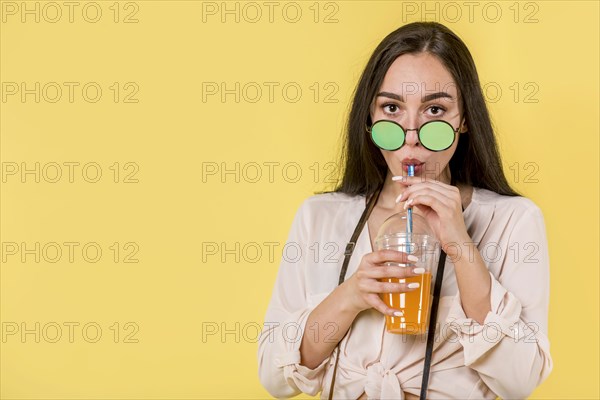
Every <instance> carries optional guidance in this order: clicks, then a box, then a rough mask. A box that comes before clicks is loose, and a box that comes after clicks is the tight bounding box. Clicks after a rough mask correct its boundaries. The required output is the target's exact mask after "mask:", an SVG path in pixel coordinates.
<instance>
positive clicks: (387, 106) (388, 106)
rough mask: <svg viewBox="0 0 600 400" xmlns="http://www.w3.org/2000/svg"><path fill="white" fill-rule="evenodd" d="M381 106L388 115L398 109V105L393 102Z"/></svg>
mask: <svg viewBox="0 0 600 400" xmlns="http://www.w3.org/2000/svg"><path fill="white" fill-rule="evenodd" d="M381 108H383V113H384V114H386V115H394V114H395V113H396V112H397V111H398V106H397V105H396V104H393V103H389V104H384V105H383V106H382V107H381ZM386 110H387V111H386Z"/></svg>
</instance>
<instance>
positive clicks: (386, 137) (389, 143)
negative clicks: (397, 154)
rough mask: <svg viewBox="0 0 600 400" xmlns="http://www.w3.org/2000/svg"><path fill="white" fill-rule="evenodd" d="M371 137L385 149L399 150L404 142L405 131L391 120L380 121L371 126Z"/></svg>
mask: <svg viewBox="0 0 600 400" xmlns="http://www.w3.org/2000/svg"><path fill="white" fill-rule="evenodd" d="M371 138H372V139H373V142H374V143H375V144H376V145H377V146H378V147H380V148H382V149H383V150H390V151H393V150H398V149H399V148H400V147H401V146H402V145H403V144H404V131H403V130H402V128H401V127H400V126H399V125H397V124H395V123H393V122H391V121H378V122H376V123H375V124H373V127H372V128H371Z"/></svg>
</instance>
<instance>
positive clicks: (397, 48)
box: [258, 22, 552, 399]
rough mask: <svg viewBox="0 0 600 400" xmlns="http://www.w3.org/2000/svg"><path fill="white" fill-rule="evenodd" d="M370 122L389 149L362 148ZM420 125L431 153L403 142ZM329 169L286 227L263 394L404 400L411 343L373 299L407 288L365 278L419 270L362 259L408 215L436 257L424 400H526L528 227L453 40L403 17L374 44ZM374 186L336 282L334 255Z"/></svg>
mask: <svg viewBox="0 0 600 400" xmlns="http://www.w3.org/2000/svg"><path fill="white" fill-rule="evenodd" d="M381 120H387V121H393V122H395V123H397V124H399V125H400V126H402V127H404V130H405V138H404V141H403V142H399V143H396V145H395V146H394V148H393V149H385V145H383V146H382V145H381V144H379V146H378V145H376V140H374V139H372V136H371V132H372V130H371V127H372V126H373V124H374V123H375V122H378V121H381ZM434 120H435V121H444V122H445V123H447V124H449V125H450V126H451V127H452V130H453V131H454V135H455V136H454V137H452V136H453V135H452V134H451V135H450V139H451V144H450V142H449V147H448V148H446V149H432V146H431V145H427V143H426V141H424V140H423V135H422V134H421V132H420V131H419V128H420V127H422V126H423V125H424V124H425V123H427V122H430V121H434ZM396 148H397V149H396ZM344 161H345V170H344V175H343V179H342V182H341V184H340V186H339V187H338V188H337V189H336V190H335V191H334V192H332V193H322V194H317V195H315V196H312V197H310V198H309V199H307V200H306V201H305V202H304V203H303V204H302V205H301V207H300V209H299V210H298V212H297V214H296V217H295V219H294V222H293V224H292V228H291V231H290V234H289V238H288V242H287V245H286V247H285V249H286V251H285V253H284V256H283V259H282V262H281V265H280V269H279V273H278V276H277V281H276V283H275V288H274V291H273V296H272V299H271V302H270V304H269V308H268V310H267V315H266V318H265V329H264V331H263V334H262V336H261V339H260V342H259V351H258V358H259V375H260V379H261V382H262V384H263V385H264V386H265V388H266V389H267V390H268V391H269V392H270V393H271V394H272V395H273V396H275V397H290V396H294V395H296V394H298V393H300V392H304V393H308V394H311V395H315V394H317V393H318V392H319V391H322V394H321V396H322V398H329V397H330V395H331V397H332V398H335V399H338V398H339V399H359V398H360V399H363V398H369V399H379V398H396V399H402V398H406V399H413V398H418V397H417V395H418V394H419V391H420V386H421V379H422V375H423V360H424V356H425V345H426V343H425V341H424V340H422V338H421V337H420V336H415V335H397V334H391V333H388V332H386V330H385V322H384V320H385V318H384V315H392V314H393V313H394V311H395V310H393V309H391V308H389V307H387V306H386V305H385V304H384V303H383V302H382V301H381V299H380V297H379V294H380V293H387V292H400V293H402V292H408V291H410V290H416V289H414V288H409V287H408V286H407V285H406V284H400V283H399V284H393V283H381V282H380V281H379V279H380V278H388V277H395V278H402V277H407V276H416V275H418V273H422V271H419V270H418V269H413V270H410V269H407V268H401V267H389V266H385V263H386V262H405V263H406V262H409V261H410V260H409V259H408V258H407V255H406V254H404V253H402V252H396V251H391V250H388V251H373V249H374V248H375V246H374V239H375V236H376V234H377V231H378V229H379V227H380V226H381V224H382V223H383V221H384V220H385V219H386V218H388V217H389V216H391V215H393V214H395V213H397V212H399V211H402V210H404V209H405V208H406V207H407V206H411V207H413V212H414V213H416V214H420V215H421V216H423V217H424V218H425V219H426V221H427V222H428V224H429V225H430V227H431V228H432V230H433V231H434V233H435V236H436V237H437V238H438V240H439V241H440V243H441V248H442V249H443V250H444V251H445V252H446V253H447V255H448V258H447V260H446V264H445V271H444V275H443V284H442V289H441V295H440V296H441V298H440V303H439V309H438V315H437V330H436V336H435V337H436V339H435V341H434V347H433V356H432V359H431V372H430V379H429V386H428V392H427V397H428V398H432V399H433V398H440V399H442V398H444V399H482V398H485V399H495V398H496V397H497V396H500V397H501V398H526V397H527V396H528V395H529V394H530V393H531V392H532V391H533V390H534V389H535V387H536V386H538V385H539V384H540V383H541V382H542V381H543V380H544V379H545V378H546V377H547V376H548V374H549V373H550V371H551V369H552V360H551V357H550V353H549V342H548V339H547V318H548V298H549V265H548V251H547V242H546V236H545V227H544V220H543V216H542V214H541V212H540V210H539V208H538V207H537V206H536V205H535V204H534V203H533V202H532V201H530V200H528V199H526V198H524V197H521V196H519V195H518V194H517V193H515V192H514V191H513V190H512V189H511V188H510V186H509V184H508V183H507V181H506V178H505V176H504V174H503V171H502V167H501V162H500V156H499V154H498V150H497V145H496V141H495V138H494V134H493V130H492V126H491V122H490V118H489V115H488V111H487V108H486V105H485V101H484V98H483V95H482V91H481V86H480V83H479V78H478V76H477V71H476V69H475V65H474V62H473V60H472V57H471V55H470V53H469V51H468V49H467V48H466V46H465V45H464V43H463V42H462V41H461V40H460V39H459V38H458V37H457V36H456V35H455V34H454V33H453V32H451V31H450V30H449V29H448V28H446V27H444V26H443V25H441V24H438V23H434V22H419V23H412V24H408V25H405V26H403V27H401V28H400V29H398V30H396V31H395V32H392V33H391V34H389V35H388V36H387V37H386V38H385V39H384V40H383V41H382V42H381V44H380V45H379V46H378V47H377V49H376V50H375V52H374V53H373V55H372V56H371V58H370V60H369V62H368V64H367V66H366V68H365V71H364V72H363V74H362V76H361V78H360V81H359V83H358V86H357V88H356V91H355V95H354V100H353V105H352V109H351V112H350V116H349V121H348V129H347V138H346V143H345V155H344ZM408 165H414V169H415V171H414V177H408V176H406V175H407V174H406V171H407V168H408ZM378 189H380V192H379V195H378V197H376V199H377V201H376V204H375V207H374V208H373V210H372V212H371V214H370V215H369V217H368V221H367V224H366V226H365V227H364V229H363V230H362V231H361V234H360V236H359V238H358V241H357V243H356V246H355V248H354V252H353V255H352V257H351V259H350V263H349V266H348V270H347V272H346V276H345V280H344V282H343V283H342V284H341V285H339V286H338V275H339V274H340V269H341V264H342V259H343V258H344V254H343V253H344V250H345V248H346V244H347V242H348V240H349V239H350V236H351V234H352V232H353V229H354V227H355V225H356V223H357V221H358V220H359V218H360V216H361V213H362V212H363V210H364V209H365V204H366V202H367V201H368V200H369V199H372V198H373V197H372V196H374V194H375V193H377V192H378ZM407 270H408V272H407ZM338 345H339V357H338V365H337V370H336V371H335V374H334V370H335V369H336V368H334V365H335V361H336V352H334V349H335V348H336V346H338ZM334 375H335V376H334ZM334 378H335V383H334V386H333V387H334V388H333V392H332V393H330V392H331V387H332V380H333V379H334Z"/></svg>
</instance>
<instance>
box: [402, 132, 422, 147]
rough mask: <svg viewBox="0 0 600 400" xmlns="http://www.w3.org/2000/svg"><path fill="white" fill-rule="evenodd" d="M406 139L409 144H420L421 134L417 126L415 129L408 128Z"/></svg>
mask: <svg viewBox="0 0 600 400" xmlns="http://www.w3.org/2000/svg"><path fill="white" fill-rule="evenodd" d="M405 131H406V139H404V140H405V142H406V144H407V145H409V146H417V145H418V144H419V135H418V134H417V128H415V129H406V130H405Z"/></svg>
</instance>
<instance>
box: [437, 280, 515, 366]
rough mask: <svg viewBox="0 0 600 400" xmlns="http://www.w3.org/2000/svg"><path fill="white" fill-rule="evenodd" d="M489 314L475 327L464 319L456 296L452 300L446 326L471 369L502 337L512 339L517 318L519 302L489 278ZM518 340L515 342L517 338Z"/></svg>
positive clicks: (474, 323)
mask: <svg viewBox="0 0 600 400" xmlns="http://www.w3.org/2000/svg"><path fill="white" fill-rule="evenodd" d="M490 278H491V284H492V286H491V293H490V300H491V311H489V312H488V313H487V315H486V317H485V320H484V321H483V324H480V323H478V322H477V321H475V320H474V319H472V318H468V317H467V316H466V315H465V312H464V310H463V308H462V305H461V301H460V293H457V294H456V296H454V299H453V300H452V305H451V306H450V311H449V312H448V317H447V318H446V324H449V327H450V329H452V330H453V331H454V332H455V333H456V334H457V335H458V339H459V341H460V343H461V344H462V346H463V348H464V356H465V365H467V366H468V365H471V364H472V363H474V362H475V361H476V360H477V359H479V358H480V357H481V356H482V355H484V354H485V353H486V352H487V351H489V350H490V349H491V348H493V347H494V346H495V345H496V344H498V343H499V342H500V341H501V340H502V339H503V338H504V337H505V336H509V337H512V338H515V331H516V325H515V324H516V323H517V322H518V321H519V319H520V316H521V302H520V301H519V300H518V299H517V298H516V297H515V296H514V295H513V294H512V293H510V292H509V291H507V290H506V289H505V288H504V287H503V286H502V285H501V284H500V283H499V282H498V281H497V280H496V278H495V277H494V275H492V273H491V272H490ZM517 339H518V338H517Z"/></svg>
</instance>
